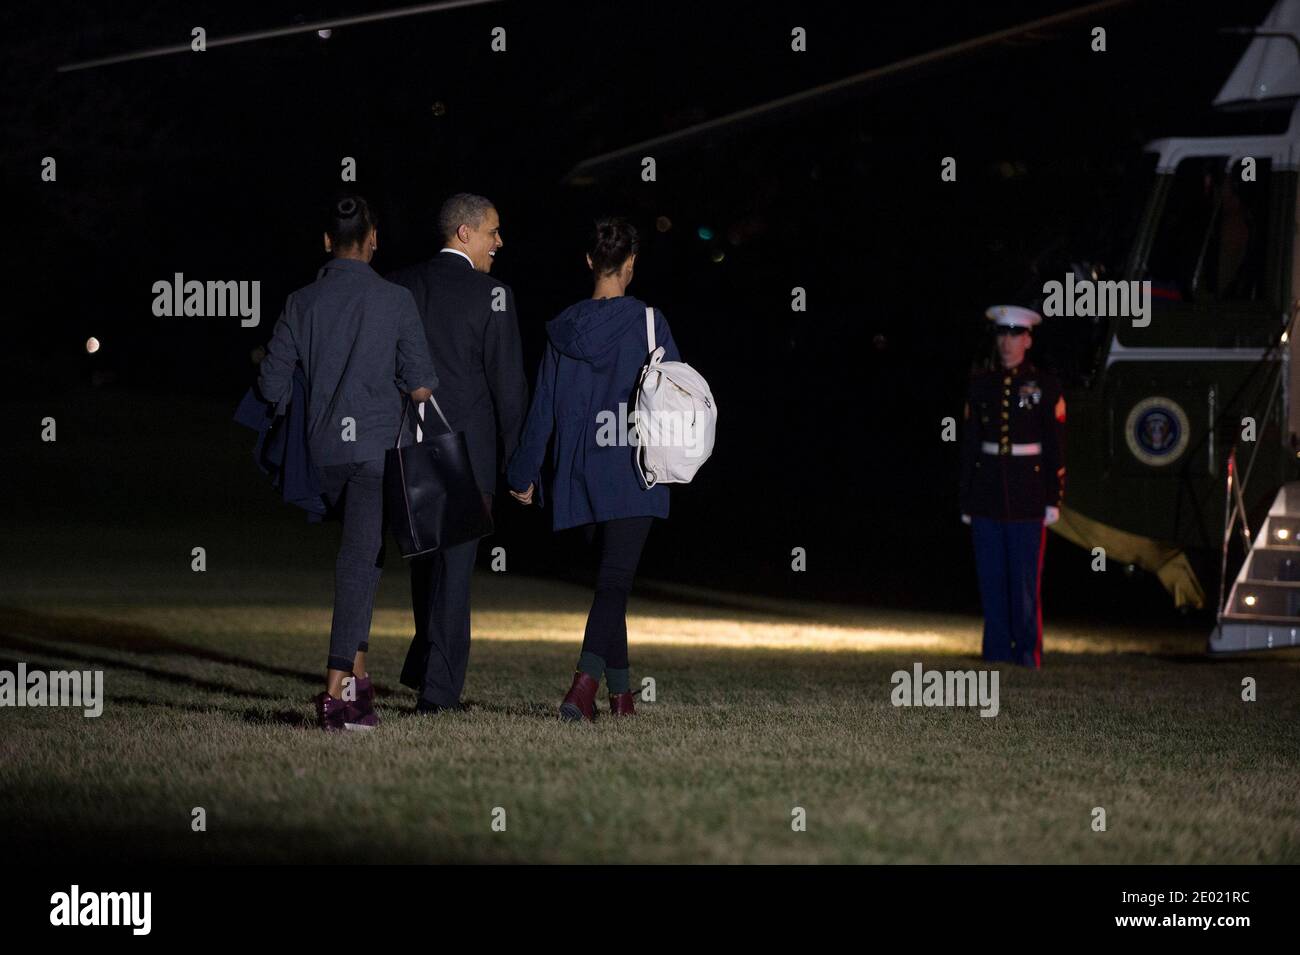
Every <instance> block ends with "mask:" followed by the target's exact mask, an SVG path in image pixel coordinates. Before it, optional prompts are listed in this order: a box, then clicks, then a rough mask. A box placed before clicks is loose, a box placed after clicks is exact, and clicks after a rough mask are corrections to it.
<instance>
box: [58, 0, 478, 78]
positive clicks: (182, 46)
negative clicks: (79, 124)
mask: <svg viewBox="0 0 1300 955" xmlns="http://www.w3.org/2000/svg"><path fill="white" fill-rule="evenodd" d="M498 2H500V0H442V2H440V3H421V4H417V5H416V6H413V7H401V8H398V9H395V10H381V11H379V12H376V13H362V14H358V15H356V16H351V17H336V18H334V19H332V20H317V21H316V22H314V23H301V24H294V25H293V26H287V27H276V28H274V29H270V30H256V31H254V32H252V33H237V34H235V35H234V36H226V37H217V38H215V39H209V40H207V41H206V44H207V46H208V47H209V48H210V47H217V46H234V45H235V44H238V43H252V42H254V41H256V40H269V39H271V38H273V37H279V36H292V35H294V34H296V33H315V32H316V31H318V30H331V29H333V28H334V27H346V26H355V25H356V24H359V23H375V22H377V21H380V20H395V19H397V18H398V17H412V16H416V15H418V14H421V13H439V12H442V11H444V10H455V9H456V8H458V7H477V6H481V5H483V4H486V3H498ZM190 49H191V47H190V44H189V43H175V44H172V45H170V46H155V47H151V48H149V49H147V50H136V51H134V52H131V53H122V54H119V55H117V56H105V57H100V58H99V59H95V60H82V61H81V62H78V63H65V64H64V65H63V66H60V67H59V68H58V70H57V72H59V73H71V72H73V71H74V70H89V69H93V68H94V67H97V66H111V65H112V64H114V63H129V62H131V61H132V60H146V59H150V58H152V57H156V56H168V55H169V54H172V53H188V52H189V51H190Z"/></svg>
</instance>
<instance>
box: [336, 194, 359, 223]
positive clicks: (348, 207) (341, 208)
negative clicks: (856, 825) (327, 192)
mask: <svg viewBox="0 0 1300 955" xmlns="http://www.w3.org/2000/svg"><path fill="white" fill-rule="evenodd" d="M334 211H335V212H336V213H337V214H338V217H339V218H340V219H351V218H352V217H353V216H354V215H356V214H357V201H356V200H355V199H353V198H352V197H351V196H349V197H348V198H346V199H340V200H339V201H338V205H336V206H335V207H334Z"/></svg>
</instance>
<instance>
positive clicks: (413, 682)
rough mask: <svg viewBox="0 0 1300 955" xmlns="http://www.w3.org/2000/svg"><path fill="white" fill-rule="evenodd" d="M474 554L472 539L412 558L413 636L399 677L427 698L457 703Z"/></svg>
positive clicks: (466, 662) (462, 685)
mask: <svg viewBox="0 0 1300 955" xmlns="http://www.w3.org/2000/svg"><path fill="white" fill-rule="evenodd" d="M484 497H486V498H488V500H489V501H490V500H491V497H490V495H484ZM489 507H490V504H489ZM477 557H478V540H472V541H466V542H465V543H464V544H457V545H456V546H455V547H446V548H443V549H442V550H439V551H435V552H434V553H432V554H428V555H426V556H424V557H415V558H413V559H412V560H411V610H412V612H413V613H414V615H415V636H414V637H413V638H412V639H411V646H410V648H409V649H408V650H407V653H406V663H405V664H404V665H403V666H402V677H401V682H402V684H403V685H404V686H409V687H410V688H411V689H413V690H415V691H416V692H418V693H419V694H420V699H421V700H423V701H424V702H426V703H434V704H437V705H438V706H448V707H456V706H459V705H460V695H461V692H462V691H463V690H464V688H465V672H466V670H467V669H468V668H469V638H470V630H469V595H470V581H471V579H472V578H473V576H474V561H475V559H476V558H477Z"/></svg>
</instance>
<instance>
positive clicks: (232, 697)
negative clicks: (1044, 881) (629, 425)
mask: <svg viewBox="0 0 1300 955" xmlns="http://www.w3.org/2000/svg"><path fill="white" fill-rule="evenodd" d="M276 526H277V527H282V528H283V533H278V532H277V533H267V534H264V535H263V536H262V537H260V538H258V539H255V540H244V541H242V542H241V548H242V550H241V553H242V555H243V557H242V559H241V560H239V561H229V560H224V559H223V558H222V551H221V548H220V547H216V548H214V550H213V551H212V552H211V553H210V555H209V561H210V566H209V570H208V571H207V572H206V573H203V574H198V573H193V572H191V571H190V569H189V565H188V559H189V558H188V546H189V543H190V542H192V541H194V540H202V539H203V532H202V531H201V530H195V531H194V532H193V533H191V532H190V529H184V528H180V529H178V528H175V527H166V528H163V527H149V528H146V527H136V528H129V527H116V528H111V529H102V530H100V531H98V532H92V531H89V530H87V529H85V528H81V529H79V530H78V532H77V534H76V535H75V539H76V540H77V541H78V553H79V555H80V557H79V559H78V560H77V561H69V560H68V559H67V558H66V555H60V554H58V553H55V552H54V551H55V550H57V549H52V548H51V547H50V545H49V543H48V542H49V541H50V540H59V539H60V537H59V535H58V533H52V532H51V529H50V527H48V526H47V525H41V526H40V528H39V529H36V528H35V527H33V529H31V530H30V532H27V534H28V536H24V532H22V531H21V530H19V531H15V532H14V534H13V535H12V536H11V537H10V538H9V543H10V544H12V545H15V546H16V548H17V549H18V550H19V551H24V552H25V553H26V554H27V559H26V560H24V561H23V562H22V563H23V566H22V569H21V570H19V569H16V568H15V570H14V572H12V573H8V574H6V576H5V578H4V580H3V582H2V583H0V667H4V668H12V666H13V664H14V663H16V662H17V661H19V660H23V661H26V662H27V664H28V666H29V668H37V667H39V668H49V669H66V668H79V669H86V668H102V669H103V670H104V671H105V689H106V697H107V701H106V704H105V709H104V713H103V715H102V716H101V717H99V718H98V719H86V718H84V717H83V716H81V715H80V711H79V710H67V709H52V708H51V709H4V710H0V806H2V807H3V809H0V819H2V820H3V823H2V825H3V828H4V830H5V831H4V838H5V840H6V844H7V846H8V847H9V848H10V850H11V851H13V850H16V849H20V848H21V849H25V850H28V851H31V850H37V849H40V848H45V849H49V850H57V851H59V852H61V853H71V854H72V857H73V858H77V857H84V858H86V859H98V860H140V859H150V860H169V861H195V862H206V861H265V862H293V861H326V860H329V861H345V860H350V861H366V862H582V861H598V862H1048V863H1063V862H1085V863H1135V862H1136V863H1163V862H1194V863H1210V862H1213V863H1239V862H1297V861H1300V745H1297V744H1298V743H1300V656H1298V655H1297V654H1296V653H1295V652H1294V651H1285V652H1277V653H1274V654H1271V655H1270V654H1260V655H1257V656H1254V657H1250V658H1237V659H1231V660H1210V659H1206V658H1205V657H1204V656H1203V655H1202V652H1201V651H1202V648H1203V642H1204V635H1203V634H1200V633H1192V632H1177V631H1170V632H1156V633H1152V632H1135V631H1131V630H1128V629H1126V628H1125V627H1123V626H1122V625H1117V626H1114V627H1112V628H1110V629H1107V630H1097V629H1083V628H1072V627H1068V626H1063V625H1058V626H1051V624H1050V621H1049V628H1048V638H1047V666H1046V667H1045V669H1043V670H1042V671H1041V672H1025V671H1020V670H1015V669H1004V670H1003V671H1002V682H1001V712H1000V714H999V715H998V716H997V717H995V718H991V719H987V718H981V717H980V716H979V715H977V713H976V712H975V711H974V710H958V709H943V708H931V709H925V708H910V709H909V708H901V707H899V708H896V707H894V706H892V705H891V703H890V691H891V689H892V686H891V683H890V675H891V673H892V672H893V671H895V670H898V669H910V667H911V666H912V664H913V663H914V662H915V661H922V662H923V663H924V664H925V666H926V667H927V668H931V667H933V668H954V669H966V668H972V667H978V666H980V664H979V662H978V661H977V659H976V657H975V654H976V652H977V650H978V642H979V621H978V620H977V619H975V618H973V617H959V616H941V615H922V614H912V613H903V612H889V613H873V612H870V611H865V610H854V609H844V608H837V607H829V606H820V605H816V604H795V603H782V602H778V601H772V600H768V601H758V600H751V601H745V600H728V599H724V598H723V597H722V596H721V595H709V594H707V593H692V594H685V593H681V594H678V595H674V594H672V593H670V592H668V591H666V590H655V589H653V588H647V589H646V590H643V591H642V595H634V597H633V600H632V605H631V611H630V620H629V633H630V639H631V645H632V667H633V679H634V683H637V682H639V681H640V680H641V678H642V677H646V676H649V677H652V678H653V679H654V680H655V686H656V693H657V699H656V701H655V702H653V703H648V702H646V703H641V704H640V709H639V711H638V714H637V716H636V717H635V718H633V719H631V720H627V721H620V722H617V723H616V722H614V721H611V720H609V719H604V720H600V721H598V722H597V723H596V724H595V725H577V726H575V725H568V724H561V723H560V722H559V721H558V720H557V719H556V718H555V712H556V707H557V705H558V703H559V700H560V698H561V696H562V695H563V693H564V691H565V690H566V689H567V687H568V683H569V678H570V674H571V672H572V666H573V663H574V661H575V659H576V656H577V650H578V645H579V642H580V638H581V632H582V623H583V619H584V616H585V610H586V605H587V600H588V594H587V593H586V592H585V591H584V590H583V589H582V588H579V587H574V586H569V585H566V584H559V583H553V582H547V581H542V580H536V579H529V578H526V577H521V576H518V575H511V574H504V575H498V574H490V573H484V574H482V575H481V576H480V577H479V578H478V579H477V580H476V583H475V594H474V601H475V613H474V647H473V652H472V656H471V664H470V674H469V681H468V685H467V687H466V698H467V699H468V700H469V701H470V703H471V704H472V708H471V709H470V710H469V711H468V712H466V713H459V714H448V715H443V716H439V717H436V718H432V719H430V718H424V717H418V716H416V715H415V714H414V702H415V698H414V694H412V693H411V692H409V691H407V690H406V689H405V688H403V687H401V686H399V685H398V684H397V681H396V675H397V670H398V667H399V665H400V662H401V659H402V656H403V653H404V651H405V646H406V641H407V639H408V637H409V634H410V632H411V624H410V611H409V602H408V597H407V593H406V590H405V583H406V577H405V574H404V572H403V568H402V567H401V563H400V561H393V562H392V563H391V564H390V568H391V570H390V572H389V573H388V574H387V576H386V577H385V579H384V583H383V585H382V586H381V594H380V606H379V609H378V610H377V613H376V617H375V625H374V635H373V638H372V648H371V651H372V652H371V671H372V674H373V676H374V678H375V680H376V683H377V687H378V692H379V694H380V698H379V705H380V707H381V715H382V717H383V720H384V722H383V725H382V726H381V727H380V728H379V729H378V730H376V731H375V732H373V733H368V734H367V733H348V734H340V735H326V734H323V733H321V732H319V731H317V730H315V729H314V728H313V727H312V724H311V712H312V711H311V707H310V703H309V698H310V697H311V695H312V694H313V693H315V692H317V691H318V689H319V682H320V674H321V668H322V667H323V663H324V656H325V651H326V644H327V635H328V630H329V621H330V583H331V582H330V571H331V561H330V541H331V538H330V536H329V535H328V534H326V533H324V532H322V531H321V529H319V528H310V529H309V528H306V527H299V526H298V525H297V524H296V523H291V522H290V520H289V518H288V516H287V515H286V516H285V517H284V519H283V520H281V522H280V524H279V525H276ZM95 533H98V534H99V535H100V536H98V537H96V536H95ZM169 542H174V543H175V546H174V548H173V549H174V550H176V552H177V553H178V554H180V555H182V556H181V557H180V558H178V559H176V560H172V561H170V562H169V563H168V565H167V566H164V565H162V564H161V563H160V562H159V558H158V554H159V553H160V552H162V551H164V550H166V549H167V546H164V545H168V546H170V545H169ZM289 554H293V555H295V556H296V560H295V561H286V560H285V556H286V555H289ZM234 564H237V565H238V566H237V568H233V567H232V565H234ZM274 566H281V567H283V566H294V567H296V568H297V569H296V570H295V571H294V572H292V573H286V572H278V573H272V571H271V570H270V568H271V567H274ZM223 568H225V569H223ZM1245 676H1251V677H1254V678H1255V679H1256V680H1257V681H1258V695H1259V699H1258V702H1254V703H1244V702H1242V700H1241V698H1240V692H1241V690H1240V686H1241V680H1242V678H1243V677H1245ZM602 701H603V695H602ZM1097 806H1100V807H1104V808H1105V810H1106V813H1107V831H1105V832H1094V831H1093V830H1092V828H1091V825H1090V824H1091V820H1092V815H1091V813H1092V810H1093V807H1097ZM194 807H203V808H204V809H205V810H206V813H207V831H206V832H193V831H191V827H190V820H191V810H192V809H193V808H194ZM496 807H501V808H502V809H504V810H505V822H506V828H505V831H502V832H498V831H493V828H492V821H493V812H494V809H495V808H496ZM795 807H802V808H803V809H804V810H805V811H806V817H807V828H806V831H801V832H796V831H793V830H792V827H791V819H792V815H791V813H792V810H793V809H794V808H795ZM59 858H60V859H62V860H65V861H66V860H67V859H68V855H60V856H59Z"/></svg>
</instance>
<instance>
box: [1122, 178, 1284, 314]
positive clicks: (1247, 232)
mask: <svg viewBox="0 0 1300 955" xmlns="http://www.w3.org/2000/svg"><path fill="white" fill-rule="evenodd" d="M1271 172H1272V163H1271V161H1270V160H1268V159H1259V160H1256V161H1255V164H1254V178H1253V181H1246V180H1244V179H1243V163H1242V162H1241V161H1240V160H1238V161H1234V162H1233V163H1232V164H1231V165H1228V162H1227V157H1226V156H1218V157H1202V156H1198V157H1196V158H1193V159H1185V160H1183V161H1182V162H1181V163H1179V164H1178V169H1177V171H1176V172H1175V173H1174V181H1173V183H1172V184H1171V185H1170V189H1169V194H1168V196H1167V198H1166V200H1165V207H1164V211H1163V213H1162V215H1161V219H1160V226H1159V229H1158V231H1157V232H1156V238H1155V241H1154V242H1153V243H1152V246H1151V253H1150V255H1149V257H1148V259H1147V274H1146V277H1147V278H1149V279H1150V280H1151V289H1152V293H1153V295H1154V296H1155V297H1156V298H1163V299H1165V300H1167V301H1168V300H1173V301H1184V302H1186V301H1193V300H1204V299H1216V300H1220V301H1238V302H1255V301H1260V300H1261V299H1262V298H1263V297H1264V294H1265V289H1264V249H1265V244H1266V243H1265V237H1266V230H1267V227H1268V205H1267V202H1268V195H1269V184H1270V181H1271V178H1272V177H1271Z"/></svg>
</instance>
